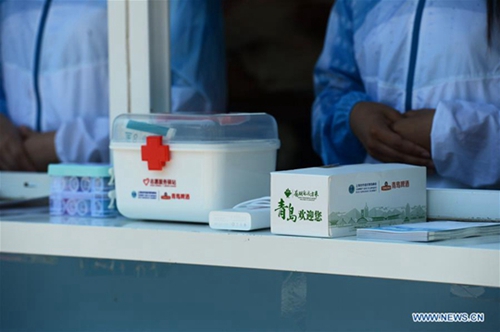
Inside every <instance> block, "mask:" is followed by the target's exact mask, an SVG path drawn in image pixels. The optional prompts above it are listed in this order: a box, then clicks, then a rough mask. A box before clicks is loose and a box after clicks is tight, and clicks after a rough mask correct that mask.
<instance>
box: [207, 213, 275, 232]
mask: <svg viewBox="0 0 500 332" xmlns="http://www.w3.org/2000/svg"><path fill="white" fill-rule="evenodd" d="M208 218H209V225H210V228H213V229H220V230H235V231H251V230H256V229H263V228H269V227H270V219H271V213H270V209H269V208H258V209H252V208H241V209H240V208H233V209H226V210H219V211H211V212H210V213H209V215H208Z"/></svg>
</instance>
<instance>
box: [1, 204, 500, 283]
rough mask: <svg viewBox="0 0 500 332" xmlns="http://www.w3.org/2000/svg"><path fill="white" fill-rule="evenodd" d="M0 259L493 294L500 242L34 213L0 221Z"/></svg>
mask: <svg viewBox="0 0 500 332" xmlns="http://www.w3.org/2000/svg"><path fill="white" fill-rule="evenodd" d="M0 252H3V253H19V254H37V255H54V256H69V257H93V258H102V259H120V260H134V261H149V262H164V263H180V264H197V265H211V266H224V267H239V268H253V269H267V270H285V271H300V272H309V273H323V274H337V275H348V276H363V277H376V278H388V279H401V280H413V281H429V282H440V283H451V284H466V285H479V286H488V287H500V235H495V236H484V237H474V238H466V239H457V240H447V241H438V242H430V243H409V242H395V241H394V242H389V241H373V240H358V239H356V237H345V238H337V239H325V238H309V237H292V236H279V235H273V234H271V233H270V232H269V230H262V231H254V232H229V231H217V230H212V229H210V228H209V226H208V225H206V224H191V223H175V222H161V223H160V222H151V221H135V220H129V219H125V218H121V217H120V218H116V219H91V218H69V217H50V216H49V215H48V214H47V213H46V212H40V211H36V210H34V211H32V212H31V213H29V212H24V213H23V214H18V215H5V214H2V215H0Z"/></svg>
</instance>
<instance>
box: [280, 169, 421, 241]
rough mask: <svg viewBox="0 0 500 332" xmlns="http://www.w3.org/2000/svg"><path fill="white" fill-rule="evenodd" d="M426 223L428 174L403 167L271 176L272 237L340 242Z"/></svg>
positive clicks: (283, 172) (311, 170) (320, 171)
mask: <svg viewBox="0 0 500 332" xmlns="http://www.w3.org/2000/svg"><path fill="white" fill-rule="evenodd" d="M425 220H426V169H425V167H419V166H411V165H404V164H359V165H346V166H338V167H328V166H325V167H312V168H305V169H297V170H291V171H280V172H273V173H271V232H272V233H275V234H288V235H303V236H320V237H340V236H350V235H355V234H356V229H357V228H362V227H379V226H385V225H392V224H401V223H409V222H422V221H425Z"/></svg>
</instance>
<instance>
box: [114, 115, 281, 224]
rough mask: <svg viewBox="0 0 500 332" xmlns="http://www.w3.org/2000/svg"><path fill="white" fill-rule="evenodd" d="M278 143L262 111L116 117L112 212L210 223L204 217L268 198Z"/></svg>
mask: <svg viewBox="0 0 500 332" xmlns="http://www.w3.org/2000/svg"><path fill="white" fill-rule="evenodd" d="M279 145H280V142H279V139H278V130H277V125H276V121H275V120H274V118H273V117H272V116H270V115H268V114H264V113H251V114H247V113H245V114H243V113H235V114H214V115H194V114H147V115H146V114H143V115H140V114H123V115H120V116H118V117H117V118H116V119H115V121H114V122H113V129H112V137H111V143H110V148H111V152H112V158H113V159H112V161H113V168H114V175H115V186H116V202H117V207H118V210H119V212H120V213H121V214H123V215H124V216H126V217H128V218H133V219H152V220H170V221H188V222H207V223H208V215H209V213H210V211H213V210H222V209H228V208H232V207H233V206H234V205H236V204H238V203H240V202H243V201H246V200H249V199H254V198H258V197H262V196H268V195H269V191H270V172H272V171H274V170H275V167H276V153H277V150H278V148H279Z"/></svg>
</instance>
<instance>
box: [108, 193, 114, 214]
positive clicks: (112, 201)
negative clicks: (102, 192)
mask: <svg viewBox="0 0 500 332" xmlns="http://www.w3.org/2000/svg"><path fill="white" fill-rule="evenodd" d="M108 197H109V199H110V202H109V205H108V209H110V210H112V209H114V208H115V201H116V190H110V191H109V192H108Z"/></svg>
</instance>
